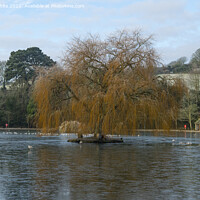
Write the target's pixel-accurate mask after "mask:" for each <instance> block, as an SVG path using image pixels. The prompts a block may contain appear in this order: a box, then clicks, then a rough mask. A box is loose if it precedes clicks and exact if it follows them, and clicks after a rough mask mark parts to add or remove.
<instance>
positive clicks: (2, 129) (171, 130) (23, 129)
mask: <svg viewBox="0 0 200 200" xmlns="http://www.w3.org/2000/svg"><path fill="white" fill-rule="evenodd" d="M20 130H22V131H41V130H42V129H40V128H0V131H20ZM135 132H136V133H137V132H154V133H158V132H170V133H174V132H180V133H200V130H199V131H196V130H185V129H170V130H164V129H136V130H135ZM86 135H87V134H86ZM116 135H118V134H116ZM120 135H123V134H120ZM125 135H126V134H125Z"/></svg>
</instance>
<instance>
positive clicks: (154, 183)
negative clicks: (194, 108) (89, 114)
mask: <svg viewBox="0 0 200 200" xmlns="http://www.w3.org/2000/svg"><path fill="white" fill-rule="evenodd" d="M172 140H174V141H172ZM181 142H182V144H180V143H181ZM187 142H190V143H191V145H187ZM194 144H195V145H194ZM199 144H200V140H199V138H195V137H193V136H192V137H188V138H184V137H181V138H179V137H178V136H177V137H164V136H163V137H150V136H144V135H143V136H140V137H127V138H125V144H105V145H97V144H81V145H80V144H71V143H67V142H66V138H63V137H61V136H60V137H52V138H48V137H44V138H38V137H36V136H31V135H30V136H27V135H26V136H25V135H20V136H19V135H16V136H14V135H10V136H7V135H6V136H5V135H2V134H0V199H2V200H4V199H58V200H59V199H60V200H63V199H81V200H82V199H83V200H84V199H111V200H112V199H113V200H114V199H199V198H200V192H199V188H200V169H199V167H198V165H199V163H200V157H199V156H198V155H199V153H200V146H199ZM28 145H31V146H32V147H33V148H32V149H28V148H27V146H28Z"/></svg>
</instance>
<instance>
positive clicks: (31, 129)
mask: <svg viewBox="0 0 200 200" xmlns="http://www.w3.org/2000/svg"><path fill="white" fill-rule="evenodd" d="M5 130H7V131H15V130H16V131H20V130H22V131H41V129H40V128H0V131H5Z"/></svg>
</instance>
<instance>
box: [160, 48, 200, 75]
mask: <svg viewBox="0 0 200 200" xmlns="http://www.w3.org/2000/svg"><path fill="white" fill-rule="evenodd" d="M192 72H200V49H197V50H196V51H195V52H194V53H193V54H192V56H191V58H190V60H189V61H188V59H187V57H184V56H183V57H181V58H178V59H177V60H175V61H172V62H170V63H169V64H167V65H163V66H162V67H158V68H157V70H156V73H157V74H179V73H192Z"/></svg>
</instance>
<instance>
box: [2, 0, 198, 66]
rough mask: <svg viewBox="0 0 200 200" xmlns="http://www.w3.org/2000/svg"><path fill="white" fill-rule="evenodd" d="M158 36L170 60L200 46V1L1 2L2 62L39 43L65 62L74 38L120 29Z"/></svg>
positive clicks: (164, 55) (161, 51)
mask: <svg viewBox="0 0 200 200" xmlns="http://www.w3.org/2000/svg"><path fill="white" fill-rule="evenodd" d="M121 29H128V30H138V29H139V30H141V31H142V33H143V34H144V35H146V36H149V35H153V39H154V40H153V46H154V47H155V49H156V51H157V52H158V54H159V56H160V58H161V61H162V62H163V63H164V64H167V63H169V62H171V61H174V60H177V59H178V58H180V57H182V56H186V57H187V58H188V60H189V59H190V58H191V55H192V54H193V53H194V52H195V51H196V50H197V49H198V48H200V1H199V0H62V1H61V0H0V60H7V59H8V58H9V56H10V53H11V52H12V51H17V50H18V49H26V48H29V47H33V46H37V47H39V48H40V49H42V51H43V52H44V53H45V54H47V55H49V56H50V57H51V58H53V59H54V60H56V61H60V60H61V59H62V58H63V56H64V52H65V49H66V46H67V42H69V41H70V40H71V38H72V37H73V36H83V37H84V36H86V35H87V34H88V33H92V34H99V35H100V36H101V37H102V38H104V37H106V35H108V34H110V33H113V32H115V31H116V30H121Z"/></svg>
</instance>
